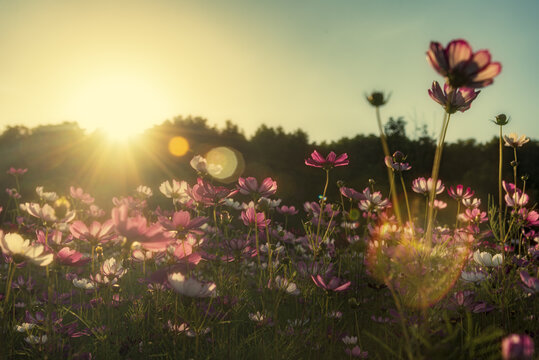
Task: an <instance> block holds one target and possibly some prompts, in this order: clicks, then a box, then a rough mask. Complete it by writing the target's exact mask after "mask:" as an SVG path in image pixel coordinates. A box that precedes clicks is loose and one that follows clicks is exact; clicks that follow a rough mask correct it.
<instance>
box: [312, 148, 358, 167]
mask: <svg viewBox="0 0 539 360" xmlns="http://www.w3.org/2000/svg"><path fill="white" fill-rule="evenodd" d="M348 163H349V162H348V154H346V153H344V154H341V155H339V156H337V155H336V154H335V153H334V152H333V151H332V152H330V153H329V154H328V156H327V157H326V158H324V157H323V156H322V155H321V154H320V153H319V152H318V151H316V150H314V151H313V153H312V154H311V157H310V158H308V159H305V165H308V166H313V167H317V168H323V169H325V170H329V169H332V168H334V167H337V166H346V165H348Z"/></svg>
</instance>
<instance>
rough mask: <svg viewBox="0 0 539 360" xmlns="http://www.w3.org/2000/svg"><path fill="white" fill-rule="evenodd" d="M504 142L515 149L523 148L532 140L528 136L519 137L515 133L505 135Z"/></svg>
mask: <svg viewBox="0 0 539 360" xmlns="http://www.w3.org/2000/svg"><path fill="white" fill-rule="evenodd" d="M503 140H504V143H505V146H509V147H513V148H517V147H522V145H524V144H526V143H527V142H529V141H530V139H529V138H527V137H526V135H521V136H520V137H518V135H517V134H515V133H511V134H509V135H504V136H503Z"/></svg>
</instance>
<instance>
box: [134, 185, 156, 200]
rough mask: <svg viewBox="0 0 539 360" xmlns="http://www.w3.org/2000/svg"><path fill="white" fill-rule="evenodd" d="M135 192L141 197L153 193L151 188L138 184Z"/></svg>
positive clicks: (146, 196) (149, 195)
mask: <svg viewBox="0 0 539 360" xmlns="http://www.w3.org/2000/svg"><path fill="white" fill-rule="evenodd" d="M137 193H138V194H139V195H141V196H142V197H145V198H149V197H151V196H152V195H153V191H152V189H150V188H149V187H148V186H144V185H139V186H138V187H137Z"/></svg>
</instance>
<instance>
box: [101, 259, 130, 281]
mask: <svg viewBox="0 0 539 360" xmlns="http://www.w3.org/2000/svg"><path fill="white" fill-rule="evenodd" d="M125 273H127V269H124V268H123V267H122V264H120V263H119V262H116V259H115V258H113V257H111V258H109V259H107V260H105V261H104V262H103V265H101V274H103V275H105V276H107V277H118V278H121V277H122V276H124V275H125Z"/></svg>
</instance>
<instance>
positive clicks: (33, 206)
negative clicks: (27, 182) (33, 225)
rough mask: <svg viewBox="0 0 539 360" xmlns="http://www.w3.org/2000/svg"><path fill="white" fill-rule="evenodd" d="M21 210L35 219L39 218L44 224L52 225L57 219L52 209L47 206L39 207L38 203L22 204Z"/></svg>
mask: <svg viewBox="0 0 539 360" xmlns="http://www.w3.org/2000/svg"><path fill="white" fill-rule="evenodd" d="M21 209H23V210H25V211H27V212H28V214H30V215H32V216H35V217H36V218H39V219H41V220H43V221H45V222H51V223H52V222H55V221H56V220H58V218H57V217H56V211H54V208H53V207H52V206H50V205H49V204H45V205H43V206H41V205H39V204H38V203H26V204H24V206H21Z"/></svg>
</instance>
